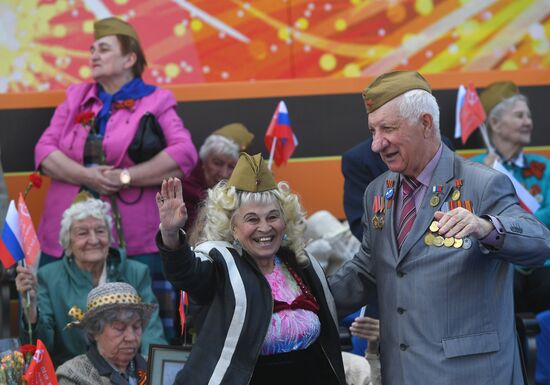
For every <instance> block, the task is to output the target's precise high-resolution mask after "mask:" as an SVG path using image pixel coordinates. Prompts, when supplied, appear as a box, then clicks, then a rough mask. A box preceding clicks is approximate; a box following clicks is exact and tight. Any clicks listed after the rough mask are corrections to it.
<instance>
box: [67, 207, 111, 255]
mask: <svg viewBox="0 0 550 385" xmlns="http://www.w3.org/2000/svg"><path fill="white" fill-rule="evenodd" d="M110 210H111V205H110V204H109V203H107V202H103V201H102V200H101V199H87V200H85V201H83V202H78V203H75V204H73V205H71V206H70V207H69V208H68V209H66V210H65V211H64V212H63V217H62V218H61V229H60V230H59V243H60V244H61V246H62V247H63V249H64V250H65V255H70V254H71V248H70V246H71V227H72V226H73V223H74V221H80V220H83V219H86V218H89V217H93V218H96V219H100V220H102V221H103V222H104V223H105V225H106V226H107V228H108V230H109V244H111V241H112V229H113V219H112V218H111V215H110Z"/></svg>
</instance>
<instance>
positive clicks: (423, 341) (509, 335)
mask: <svg viewBox="0 0 550 385" xmlns="http://www.w3.org/2000/svg"><path fill="white" fill-rule="evenodd" d="M363 97H364V101H365V106H366V108H367V112H368V123H369V130H370V132H371V134H372V136H373V143H372V149H373V151H374V152H378V153H380V155H381V157H382V160H383V161H384V162H385V163H386V164H387V166H388V168H389V171H388V172H386V173H384V174H382V175H381V176H379V177H378V178H377V179H375V180H374V181H373V182H372V183H371V184H370V185H369V186H368V187H367V190H366V191H365V195H364V206H365V214H364V217H363V226H364V234H363V241H362V246H361V249H360V251H359V252H358V253H357V255H356V256H355V257H354V258H353V259H352V260H350V261H348V262H347V263H346V264H345V265H343V266H342V268H341V269H340V270H338V271H337V272H336V273H335V274H334V275H333V276H332V277H330V279H329V283H330V286H331V290H332V292H333V294H334V299H335V301H336V305H337V307H338V311H339V312H340V314H341V315H345V314H349V313H351V312H353V311H355V310H357V309H358V308H360V307H361V306H363V305H365V304H368V303H369V302H370V301H371V300H372V297H373V295H375V294H374V293H375V292H377V293H378V303H379V307H380V334H381V336H380V355H381V363H382V382H383V384H385V385H405V384H412V385H425V384H428V385H432V384H445V385H465V384H468V385H476V384H479V385H487V384H493V385H504V384H506V385H509V384H514V385H516V384H523V378H522V369H521V364H520V357H519V351H518V343H517V339H516V336H515V327H514V314H513V296H512V278H513V268H512V263H516V264H521V265H542V264H543V263H544V261H545V259H546V257H547V256H548V255H550V232H549V231H548V230H547V229H546V227H545V226H544V225H543V224H541V223H540V222H539V221H538V220H537V219H536V218H535V217H533V216H532V215H531V214H528V213H526V212H525V211H524V210H523V209H522V208H521V207H520V206H519V203H518V200H517V198H516V195H515V192H514V188H513V186H512V184H511V182H510V181H509V179H508V178H507V177H506V176H504V175H502V174H500V173H498V172H496V171H493V170H491V169H489V168H487V167H485V166H483V165H480V164H475V163H472V162H470V161H468V160H465V159H463V158H462V157H460V156H458V155H455V154H454V153H453V152H452V151H451V150H449V149H448V148H447V147H446V146H442V145H441V139H440V133H439V107H438V105H437V102H436V100H435V98H434V97H433V96H432V94H431V89H430V86H429V84H428V82H427V81H426V80H425V79H424V78H423V77H422V76H421V75H420V74H418V73H417V72H411V71H404V72H391V73H387V74H384V75H381V76H380V77H378V78H377V79H376V80H374V81H373V83H371V85H370V86H369V87H368V88H367V89H365V91H364V92H363Z"/></svg>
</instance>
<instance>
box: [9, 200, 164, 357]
mask: <svg viewBox="0 0 550 385" xmlns="http://www.w3.org/2000/svg"><path fill="white" fill-rule="evenodd" d="M79 199H85V200H84V201H77V202H76V203H74V204H73V205H72V206H70V207H69V208H68V209H67V210H65V212H64V213H63V218H62V220H61V233H60V235H59V239H60V242H61V245H62V246H63V248H64V250H65V255H64V257H63V258H62V259H61V260H59V261H56V262H52V263H50V264H48V265H46V266H43V267H41V268H40V269H39V270H38V274H37V277H36V276H35V275H34V274H33V273H32V272H31V271H29V269H28V268H26V267H23V266H18V267H17V276H16V279H15V283H16V286H17V290H18V291H19V292H20V293H21V297H22V300H23V303H24V304H26V298H27V297H26V292H27V291H28V292H29V293H30V307H29V320H27V321H30V323H31V325H32V329H33V337H34V338H39V339H41V340H42V341H43V342H44V344H45V345H46V347H47V348H48V351H49V353H50V355H51V357H52V361H53V363H54V365H55V366H58V365H60V364H62V363H63V362H65V361H67V360H68V359H70V358H73V357H74V356H76V355H79V354H82V353H85V352H86V350H87V344H86V341H85V340H84V338H83V337H82V335H81V334H80V333H78V331H76V330H70V329H66V328H65V325H67V323H68V322H69V321H70V320H71V319H70V317H69V315H68V314H67V312H68V311H69V309H71V307H72V306H73V305H77V306H79V307H81V308H85V305H86V295H87V294H88V293H89V292H90V290H92V289H93V288H94V287H96V286H98V285H101V284H104V283H105V282H119V281H121V282H127V283H129V284H131V285H132V286H134V287H135V288H137V291H138V293H139V295H140V296H141V298H143V300H144V301H145V302H146V303H152V304H156V303H157V299H156V297H155V295H154V294H153V291H152V289H151V277H150V275H149V268H148V267H147V266H146V265H144V264H142V263H140V262H136V261H131V260H128V259H126V256H125V255H124V253H121V252H120V251H119V250H117V249H114V248H110V247H109V245H110V244H111V241H112V236H111V233H112V227H113V223H112V219H111V216H110V215H109V210H110V205H109V204H108V203H106V202H103V201H101V200H99V199H86V195H85V194H80V195H79ZM24 323H25V322H24V320H23V323H22V325H21V327H20V330H21V339H22V340H23V341H28V340H29V335H28V333H27V326H26V325H24ZM150 343H166V339H165V338H164V333H163V329H162V325H161V322H160V319H159V315H158V310H156V311H155V312H154V313H153V315H152V319H151V322H150V323H149V326H148V327H147V328H146V329H145V330H144V333H143V345H142V347H141V349H142V352H144V353H145V354H146V352H147V351H148V347H149V344H150Z"/></svg>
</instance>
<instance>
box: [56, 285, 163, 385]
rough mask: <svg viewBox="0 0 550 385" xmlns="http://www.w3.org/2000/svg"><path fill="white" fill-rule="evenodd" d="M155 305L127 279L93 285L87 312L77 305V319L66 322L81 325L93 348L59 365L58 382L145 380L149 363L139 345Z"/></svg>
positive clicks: (82, 383) (94, 384)
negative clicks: (144, 297)
mask: <svg viewBox="0 0 550 385" xmlns="http://www.w3.org/2000/svg"><path fill="white" fill-rule="evenodd" d="M156 308H157V305H154V304H145V303H142V302H141V298H140V297H139V295H138V294H137V292H136V290H135V289H134V288H133V287H132V286H131V285H129V284H127V283H124V282H112V283H106V284H104V285H101V286H98V287H96V288H94V289H93V290H92V291H91V292H90V293H89V294H88V300H87V311H86V313H85V314H83V313H82V310H81V309H80V308H77V307H76V306H75V307H74V308H73V309H71V314H73V315H74V317H75V318H76V321H75V322H72V323H70V324H69V325H67V326H69V327H71V326H76V327H78V328H80V329H82V330H83V331H84V334H85V337H86V339H87V340H88V342H89V343H90V348H89V349H88V352H87V353H86V354H81V355H79V356H77V357H75V358H73V359H71V360H69V361H67V362H65V363H64V364H63V365H61V366H60V367H59V368H58V369H57V371H56V375H57V379H58V383H59V385H70V384H75V385H97V384H105V385H108V384H117V385H124V384H127V385H130V384H145V381H146V378H147V374H146V373H147V372H146V370H147V363H146V361H145V359H144V358H143V357H142V356H141V355H140V354H139V346H140V343H141V336H142V332H143V329H144V328H145V325H147V322H148V321H149V319H150V318H151V315H152V313H153V311H155V309H156Z"/></svg>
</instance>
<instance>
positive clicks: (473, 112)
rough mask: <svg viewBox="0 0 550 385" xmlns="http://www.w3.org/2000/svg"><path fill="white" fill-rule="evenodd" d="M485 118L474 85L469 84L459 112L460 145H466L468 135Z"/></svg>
mask: <svg viewBox="0 0 550 385" xmlns="http://www.w3.org/2000/svg"><path fill="white" fill-rule="evenodd" d="M486 118H487V116H486V115H485V110H484V109H483V106H482V105H481V102H480V100H479V97H478V96H477V92H476V89H475V88H474V85H473V84H472V83H470V84H469V85H468V89H467V90H466V95H464V103H463V104H462V109H461V110H460V125H461V126H462V144H464V143H466V141H467V140H468V138H469V137H470V135H472V133H473V132H474V131H475V130H476V128H478V127H479V126H480V125H481V124H482V123H483V122H485V119H486Z"/></svg>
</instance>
